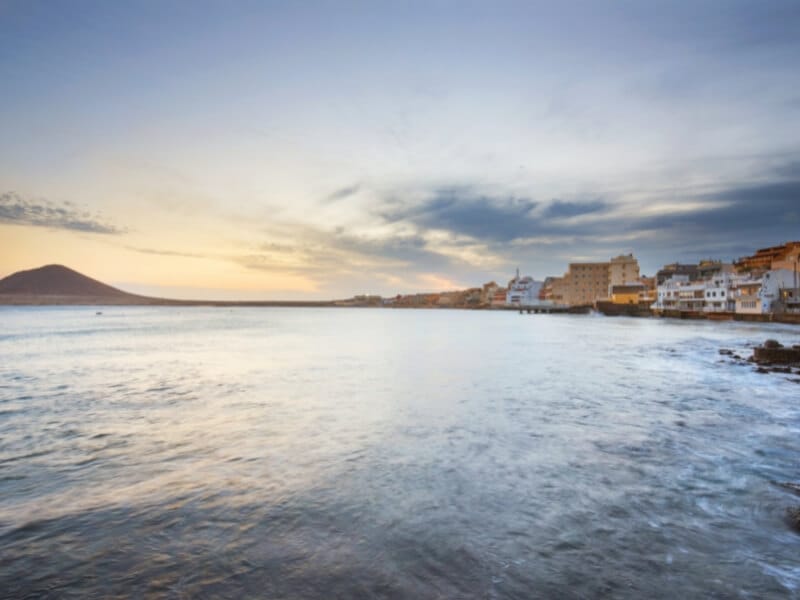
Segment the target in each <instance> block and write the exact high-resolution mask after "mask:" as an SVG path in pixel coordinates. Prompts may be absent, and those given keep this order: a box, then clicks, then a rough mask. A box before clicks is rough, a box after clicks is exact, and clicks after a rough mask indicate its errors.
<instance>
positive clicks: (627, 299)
mask: <svg viewBox="0 0 800 600" xmlns="http://www.w3.org/2000/svg"><path fill="white" fill-rule="evenodd" d="M644 289H645V288H644V286H643V285H641V284H638V283H637V284H634V285H614V286H611V302H613V303H614V304H638V303H639V301H640V299H641V295H642V292H643V291H644Z"/></svg>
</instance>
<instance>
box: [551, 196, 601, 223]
mask: <svg viewBox="0 0 800 600" xmlns="http://www.w3.org/2000/svg"><path fill="white" fill-rule="evenodd" d="M607 208H608V204H606V203H605V202H604V201H602V200H594V201H591V202H565V201H562V200H553V201H552V202H551V203H550V205H549V206H548V207H547V208H546V209H545V210H544V216H545V217H546V218H554V219H562V218H569V217H578V216H581V215H588V214H591V213H597V212H601V211H604V210H606V209H607Z"/></svg>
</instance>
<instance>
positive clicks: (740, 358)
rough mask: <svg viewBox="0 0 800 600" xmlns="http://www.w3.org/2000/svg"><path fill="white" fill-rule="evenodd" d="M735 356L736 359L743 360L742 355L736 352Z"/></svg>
mask: <svg viewBox="0 0 800 600" xmlns="http://www.w3.org/2000/svg"><path fill="white" fill-rule="evenodd" d="M733 358H735V359H736V360H742V357H741V356H739V355H738V354H734V355H733Z"/></svg>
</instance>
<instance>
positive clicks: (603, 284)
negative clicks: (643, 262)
mask: <svg viewBox="0 0 800 600" xmlns="http://www.w3.org/2000/svg"><path fill="white" fill-rule="evenodd" d="M638 282H639V261H637V260H636V258H634V256H633V255H632V254H628V255H620V256H617V257H616V258H612V259H611V260H610V261H608V262H580V263H570V264H569V270H568V271H567V272H566V273H565V274H564V277H561V278H560V279H557V280H555V279H554V280H553V282H552V286H551V287H552V298H553V301H554V302H557V303H559V304H568V305H570V306H589V305H593V304H594V303H595V302H597V301H598V300H604V299H607V298H609V297H611V288H612V287H613V286H622V285H629V284H637V283H638Z"/></svg>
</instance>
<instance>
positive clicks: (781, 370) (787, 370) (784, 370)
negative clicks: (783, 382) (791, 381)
mask: <svg viewBox="0 0 800 600" xmlns="http://www.w3.org/2000/svg"><path fill="white" fill-rule="evenodd" d="M770 371H772V372H773V373H791V372H792V370H791V369H790V368H789V367H772V368H771V369H770Z"/></svg>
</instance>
